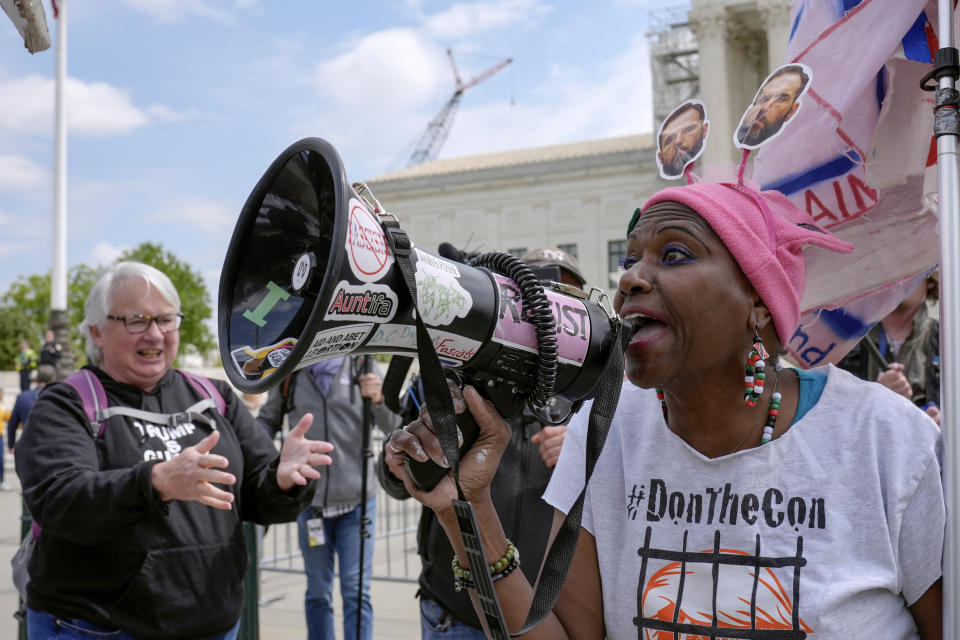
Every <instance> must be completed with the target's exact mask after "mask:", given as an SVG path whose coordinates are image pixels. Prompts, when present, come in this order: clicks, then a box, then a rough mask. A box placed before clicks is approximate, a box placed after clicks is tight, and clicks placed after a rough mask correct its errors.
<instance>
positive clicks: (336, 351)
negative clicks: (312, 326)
mask: <svg viewBox="0 0 960 640" xmlns="http://www.w3.org/2000/svg"><path fill="white" fill-rule="evenodd" d="M373 326H374V325H373V323H367V324H354V325H350V326H348V327H336V328H334V329H325V330H323V331H318V332H317V333H316V335H314V336H313V341H312V342H311V343H310V347H309V348H307V352H306V353H305V354H304V356H303V359H302V360H300V362H299V363H298V364H297V368H298V369H300V368H302V367H305V366H307V365H310V364H313V363H314V362H320V361H321V360H326V359H327V358H332V357H334V356H338V355H342V354H345V353H351V352H353V351H355V350H356V349H357V347H359V346H360V345H361V344H362V343H363V341H364V339H365V338H366V337H367V336H368V335H370V330H371V329H372V328H373Z"/></svg>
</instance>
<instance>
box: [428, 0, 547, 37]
mask: <svg viewBox="0 0 960 640" xmlns="http://www.w3.org/2000/svg"><path fill="white" fill-rule="evenodd" d="M550 11H551V7H549V6H548V5H545V4H543V3H542V2H538V0H498V1H495V2H470V3H467V2H462V3H459V4H455V5H453V6H452V7H450V8H449V9H447V10H445V11H442V12H440V13H437V14H435V15H433V16H430V17H427V18H426V19H425V20H424V26H425V27H426V28H427V30H428V31H430V32H431V33H432V34H434V35H436V36H438V37H441V38H445V39H449V38H461V37H464V36H467V35H472V34H475V33H479V32H482V31H489V30H491V29H498V28H502V27H505V26H507V25H511V24H520V23H529V22H530V21H532V20H536V19H538V18H540V17H541V16H544V15H546V14H547V13H549V12H550Z"/></svg>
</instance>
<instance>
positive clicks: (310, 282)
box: [218, 138, 613, 415]
mask: <svg viewBox="0 0 960 640" xmlns="http://www.w3.org/2000/svg"><path fill="white" fill-rule="evenodd" d="M358 188H359V189H360V191H363V192H365V193H364V194H363V195H360V194H359V193H358V191H357V189H355V188H354V187H353V186H351V185H350V183H349V182H347V179H346V176H345V174H344V169H343V164H342V162H341V160H340V157H339V155H338V154H337V152H336V150H335V149H334V148H333V146H332V145H330V144H329V143H328V142H326V141H324V140H321V139H319V138H306V139H304V140H301V141H299V142H297V143H295V144H293V145H291V146H290V147H289V148H288V149H286V150H285V151H284V152H283V153H281V154H280V156H279V157H277V159H276V160H274V162H273V163H272V164H271V165H270V167H269V168H268V169H267V171H266V173H264V175H263V177H262V178H261V179H260V181H259V182H258V183H257V185H256V187H254V189H253V191H252V192H251V194H250V196H249V197H248V198H247V201H246V203H245V204H244V206H243V209H242V210H241V212H240V216H239V219H238V220H237V224H236V227H235V228H234V232H233V236H232V238H231V240H230V246H229V248H228V250H227V256H226V259H225V260H224V265H223V272H222V273H221V277H220V291H219V305H218V306H219V320H218V325H219V342H220V355H221V358H222V361H223V364H224V368H225V370H226V373H227V375H228V377H229V378H230V381H231V382H232V383H233V384H234V385H235V386H236V387H237V388H238V389H240V390H241V391H246V392H260V391H265V390H266V389H268V388H270V387H272V386H273V385H275V384H277V383H279V382H280V381H281V380H283V379H284V378H285V377H286V376H287V375H289V374H290V373H291V372H293V371H294V370H296V369H299V368H302V367H305V366H308V365H310V364H313V363H315V362H319V361H321V360H325V359H329V358H333V357H339V356H344V355H348V354H362V353H393V354H403V355H411V356H415V355H416V353H417V341H416V326H415V323H416V319H415V316H414V309H413V301H412V300H411V296H410V293H409V292H408V289H407V288H406V286H405V283H404V281H403V278H402V274H401V273H400V269H399V268H398V267H397V265H396V259H395V256H394V255H393V254H392V252H391V250H390V247H389V244H388V242H387V239H386V237H385V234H384V229H383V227H382V226H381V220H380V218H379V215H378V214H382V208H381V207H380V206H379V203H377V202H376V200H375V198H373V197H372V195H371V194H369V193H368V190H366V189H365V188H363V187H358ZM501 255H505V254H501ZM507 257H508V258H509V256H507ZM410 261H411V264H412V266H413V267H414V269H415V273H416V296H417V310H418V312H419V314H420V317H421V319H422V320H423V322H424V324H425V325H426V327H427V330H428V333H429V335H430V338H431V340H432V341H433V347H434V348H435V350H436V352H437V354H438V356H439V357H440V359H441V362H442V364H443V365H444V366H446V367H449V368H452V369H456V370H458V371H459V372H461V373H463V374H467V375H469V376H470V377H471V379H472V380H471V381H472V382H474V383H476V384H481V385H484V387H485V391H486V393H487V395H488V397H491V399H492V400H494V402H495V404H497V405H498V409H500V410H501V412H502V413H504V414H505V415H509V414H510V413H512V412H513V410H516V409H519V407H520V406H521V405H522V403H523V401H524V400H525V398H526V396H527V395H529V393H530V391H531V390H532V389H533V388H534V387H535V385H536V382H537V381H536V377H537V356H538V353H537V344H538V343H537V336H536V331H537V329H536V327H535V326H534V324H535V322H533V320H535V318H533V317H532V316H535V315H537V314H540V315H542V314H543V313H547V309H548V310H549V313H548V315H549V314H552V316H553V320H554V321H555V329H554V331H555V335H556V340H557V363H558V367H557V377H556V381H555V385H554V393H556V394H558V395H562V396H565V397H568V398H570V399H573V400H577V399H580V398H583V397H586V396H587V395H588V394H589V393H590V392H591V390H592V389H593V387H594V386H595V384H596V380H597V379H598V374H599V371H600V369H601V368H602V366H603V361H604V360H603V359H604V357H605V354H606V349H607V347H608V346H609V342H610V322H611V318H612V317H613V314H612V311H611V310H610V309H609V305H608V304H607V305H606V306H605V307H604V306H603V305H601V304H597V303H596V300H594V299H588V297H587V296H586V294H580V293H578V292H577V291H573V290H566V289H563V290H561V289H559V288H558V289H553V288H550V289H547V290H546V292H545V293H546V303H545V304H544V305H543V306H544V308H542V309H532V308H529V307H525V306H524V304H523V302H522V295H521V288H520V286H519V285H518V284H517V283H516V282H515V281H514V280H512V279H511V278H509V277H506V276H505V275H502V274H498V273H494V272H493V271H491V270H490V269H488V268H483V267H474V266H469V265H465V264H461V263H458V262H456V261H453V260H448V259H446V258H443V257H440V256H437V255H435V254H433V253H431V252H429V251H424V250H423V249H421V248H419V247H416V246H414V247H413V250H412V251H411V254H410ZM594 291H595V292H596V293H595V294H594V298H596V297H597V293H599V291H598V290H594ZM602 298H603V300H604V301H605V296H602ZM498 399H499V402H498Z"/></svg>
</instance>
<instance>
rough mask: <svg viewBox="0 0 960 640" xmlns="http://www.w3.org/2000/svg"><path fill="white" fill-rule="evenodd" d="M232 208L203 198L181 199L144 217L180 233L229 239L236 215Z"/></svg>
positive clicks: (236, 212)
mask: <svg viewBox="0 0 960 640" xmlns="http://www.w3.org/2000/svg"><path fill="white" fill-rule="evenodd" d="M238 213H239V212H238V211H236V210H235V209H234V208H233V207H230V206H227V205H226V204H224V203H222V202H217V201H215V200H212V199H210V198H207V197H205V196H193V197H189V198H182V199H179V200H176V201H172V202H169V203H167V204H165V205H164V206H163V207H162V208H161V209H159V210H157V211H155V212H154V213H151V214H148V215H147V216H145V218H146V219H148V220H150V221H152V222H164V223H167V224H169V225H171V226H174V227H176V228H178V229H180V230H181V232H182V233H190V232H191V231H199V232H200V233H203V234H204V235H206V236H209V237H211V238H218V239H219V238H223V237H228V238H229V237H230V234H231V233H232V231H233V227H234V224H235V223H236V221H237V214H238Z"/></svg>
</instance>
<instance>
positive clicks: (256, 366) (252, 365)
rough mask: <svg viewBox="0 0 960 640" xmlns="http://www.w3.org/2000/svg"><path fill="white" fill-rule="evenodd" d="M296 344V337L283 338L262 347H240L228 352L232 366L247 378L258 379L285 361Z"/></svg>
mask: <svg viewBox="0 0 960 640" xmlns="http://www.w3.org/2000/svg"><path fill="white" fill-rule="evenodd" d="M295 346H297V339H296V338H284V339H283V340H281V341H280V342H278V343H276V344H272V345H270V346H268V347H263V348H262V349H256V348H254V347H240V348H239V349H234V350H233V351H231V352H230V358H231V359H232V360H233V366H234V367H235V368H236V370H237V371H239V372H240V373H241V374H243V376H244V377H245V378H246V379H248V380H259V379H261V378H263V377H265V376H267V375H269V374H271V373H273V371H274V370H275V369H276V368H277V367H279V366H280V365H281V364H283V363H284V361H286V359H287V357H288V356H289V355H290V352H292V351H293V348H294V347H295Z"/></svg>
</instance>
